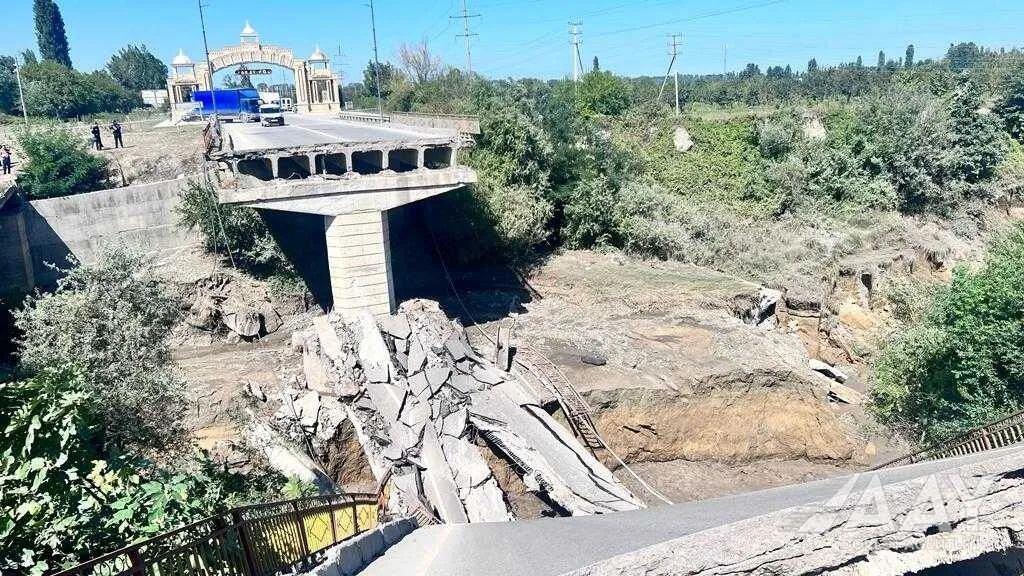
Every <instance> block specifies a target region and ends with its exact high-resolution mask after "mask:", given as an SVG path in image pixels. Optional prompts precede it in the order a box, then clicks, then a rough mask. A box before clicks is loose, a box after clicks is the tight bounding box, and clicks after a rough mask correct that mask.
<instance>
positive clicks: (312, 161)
mask: <svg viewBox="0 0 1024 576" xmlns="http://www.w3.org/2000/svg"><path fill="white" fill-rule="evenodd" d="M306 158H308V159H309V175H310V176H313V175H314V174H316V173H317V171H316V154H313V153H310V154H306ZM325 172H326V170H325Z"/></svg>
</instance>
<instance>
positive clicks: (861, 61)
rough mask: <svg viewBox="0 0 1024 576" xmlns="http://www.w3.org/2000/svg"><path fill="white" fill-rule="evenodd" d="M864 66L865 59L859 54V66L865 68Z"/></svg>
mask: <svg viewBox="0 0 1024 576" xmlns="http://www.w3.org/2000/svg"><path fill="white" fill-rule="evenodd" d="M863 67H864V59H863V58H861V57H860V56H857V68H863Z"/></svg>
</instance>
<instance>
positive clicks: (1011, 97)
mask: <svg viewBox="0 0 1024 576" xmlns="http://www.w3.org/2000/svg"><path fill="white" fill-rule="evenodd" d="M1004 90H1005V94H1004V95H1003V96H1002V98H1000V99H999V102H998V103H997V105H996V109H995V111H996V113H997V114H999V116H1000V118H1002V119H1003V123H1004V124H1005V126H1006V131H1007V132H1009V133H1010V135H1011V136H1013V137H1014V138H1016V139H1017V141H1018V142H1021V143H1024V69H1021V70H1018V71H1017V74H1016V75H1015V77H1014V78H1013V79H1012V80H1010V81H1009V82H1008V84H1007V86H1006V87H1005V89H1004Z"/></svg>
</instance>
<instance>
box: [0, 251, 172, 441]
mask: <svg viewBox="0 0 1024 576" xmlns="http://www.w3.org/2000/svg"><path fill="white" fill-rule="evenodd" d="M179 314H180V310H179V307H178V303H177V301H176V300H175V298H174V297H173V296H172V294H171V293H170V292H169V290H168V288H167V286H166V284H165V283H164V282H162V281H161V280H159V279H158V278H157V277H156V276H155V274H154V272H153V270H152V268H151V267H150V265H149V263H148V261H147V260H146V259H145V257H143V256H142V255H141V254H140V253H138V252H135V251H133V250H130V249H128V248H126V247H122V246H112V247H108V248H104V249H103V250H102V251H101V253H100V254H99V256H98V258H97V260H96V261H95V262H94V263H91V264H86V265H81V266H73V267H72V268H71V269H69V270H67V271H66V275H65V276H64V277H63V278H61V279H60V280H59V281H58V284H57V289H56V290H55V291H54V292H52V293H47V294H38V295H35V296H30V297H28V298H27V299H26V301H25V304H24V306H23V308H22V309H21V310H18V311H16V312H15V313H14V317H15V325H16V326H17V328H18V330H19V331H20V332H21V334H23V337H22V338H21V339H20V340H19V341H18V344H19V346H20V355H21V365H22V367H23V368H24V369H27V370H30V371H45V370H57V369H64V368H66V367H73V368H74V369H76V370H77V371H78V372H79V373H81V374H82V375H83V378H84V382H85V385H84V390H85V391H86V392H87V393H88V397H89V399H90V400H92V401H94V402H95V403H96V405H95V406H94V408H95V412H96V413H97V414H100V415H102V417H103V429H104V431H105V434H106V438H105V439H104V441H105V442H110V443H112V444H113V445H116V446H137V445H146V446H160V445H163V444H165V443H167V442H169V441H171V440H173V439H175V438H176V437H177V435H178V434H179V433H180V431H181V418H182V415H183V410H184V397H183V384H182V382H181V380H180V379H179V378H178V376H177V375H176V374H174V372H173V371H172V370H171V368H170V365H169V363H170V347H169V344H168V334H169V332H170V330H171V329H172V328H173V327H174V325H175V323H176V321H177V319H178V317H179Z"/></svg>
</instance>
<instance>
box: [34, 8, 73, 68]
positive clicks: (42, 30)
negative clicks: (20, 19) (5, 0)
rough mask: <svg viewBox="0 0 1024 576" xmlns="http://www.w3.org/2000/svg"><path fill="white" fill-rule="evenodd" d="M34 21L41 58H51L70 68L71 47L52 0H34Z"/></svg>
mask: <svg viewBox="0 0 1024 576" xmlns="http://www.w3.org/2000/svg"><path fill="white" fill-rule="evenodd" d="M32 10H33V13H34V14H35V21H36V40H37V41H38V42H39V53H40V55H41V56H42V58H43V60H53V61H54V62H56V63H58V64H62V65H64V66H67V67H68V68H71V49H70V48H69V47H68V37H67V34H66V33H65V32H64V18H62V17H61V15H60V8H58V7H57V3H56V2H54V1H53V0H34V3H33V5H32Z"/></svg>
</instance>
